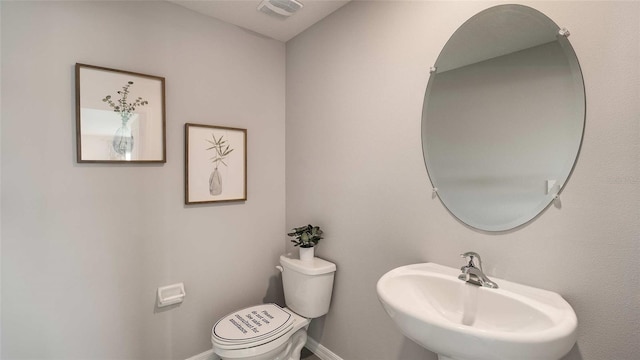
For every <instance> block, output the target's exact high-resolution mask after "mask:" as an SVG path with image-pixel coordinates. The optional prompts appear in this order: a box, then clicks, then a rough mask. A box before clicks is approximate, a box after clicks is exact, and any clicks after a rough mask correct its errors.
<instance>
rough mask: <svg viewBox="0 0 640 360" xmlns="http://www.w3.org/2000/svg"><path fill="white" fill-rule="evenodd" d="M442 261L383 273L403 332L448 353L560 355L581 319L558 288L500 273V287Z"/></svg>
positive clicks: (381, 292)
mask: <svg viewBox="0 0 640 360" xmlns="http://www.w3.org/2000/svg"><path fill="white" fill-rule="evenodd" d="M459 274H460V270H459V269H454V268H450V267H446V266H442V265H438V264H434V263H424V264H414V265H407V266H403V267H399V268H396V269H393V270H391V271H389V272H388V273H386V274H384V275H383V276H382V277H381V278H380V280H379V281H378V285H377V290H378V298H379V299H380V302H381V303H382V305H383V306H384V309H385V311H386V312H387V314H389V316H390V317H391V318H392V319H393V321H394V322H395V323H396V325H397V326H398V327H399V328H400V330H401V331H402V333H403V334H404V335H405V336H407V337H408V338H410V339H412V340H413V341H415V342H416V343H418V344H420V345H421V346H423V347H425V348H426V349H429V350H431V351H433V352H435V353H437V354H438V357H439V359H440V360H558V359H560V358H561V357H563V356H564V355H565V354H567V353H568V352H569V350H571V348H572V347H573V344H574V343H575V341H576V328H577V325H578V321H577V318H576V314H575V312H574V311H573V309H572V308H571V306H570V305H569V304H568V303H567V302H566V301H565V300H564V299H563V298H562V297H561V296H560V295H558V294H556V293H554V292H551V291H546V290H541V289H536V288H533V287H529V286H524V285H519V284H515V283H512V282H509V281H506V280H501V279H495V278H492V280H494V281H495V282H496V283H498V285H499V286H500V288H499V289H489V288H485V287H479V286H476V285H471V284H468V283H466V282H463V281H461V280H459V279H458V275H459Z"/></svg>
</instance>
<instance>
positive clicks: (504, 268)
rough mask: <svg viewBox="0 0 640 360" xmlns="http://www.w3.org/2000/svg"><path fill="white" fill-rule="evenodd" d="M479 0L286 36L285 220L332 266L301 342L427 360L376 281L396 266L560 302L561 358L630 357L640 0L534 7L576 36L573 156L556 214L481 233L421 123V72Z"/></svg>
mask: <svg viewBox="0 0 640 360" xmlns="http://www.w3.org/2000/svg"><path fill="white" fill-rule="evenodd" d="M492 4H495V3H489V2H476V1H474V2H352V3H350V4H348V5H346V6H345V7H344V8H342V9H341V10H340V11H338V12H336V13H334V14H332V15H331V16H329V17H328V18H326V19H325V20H323V21H322V22H321V23H319V24H317V25H315V26H314V27H312V28H311V29H309V30H307V31H306V32H304V33H303V34H301V35H299V36H298V37H296V38H294V39H293V40H292V41H290V42H288V43H287V120H286V129H287V134H286V146H287V151H286V156H287V168H286V180H287V226H288V227H291V226H295V225H299V224H304V223H307V222H313V223H315V224H317V225H320V226H322V227H323V229H325V234H326V238H325V240H323V242H322V243H321V244H320V246H319V248H318V250H317V253H318V255H319V256H321V257H324V258H327V259H329V260H332V261H335V262H336V263H337V265H338V272H337V274H336V286H335V289H334V297H333V303H332V307H331V310H330V312H329V314H328V315H327V316H326V317H325V318H324V319H320V320H316V321H314V322H313V323H312V327H311V335H312V336H313V337H314V338H315V339H316V340H319V341H320V342H321V343H322V344H323V345H324V346H326V347H328V348H329V349H331V350H332V351H334V352H335V353H336V354H338V355H340V356H341V357H342V358H344V359H347V360H395V359H397V360H401V359H402V360H414V359H415V360H417V359H435V355H433V354H430V353H428V352H426V351H424V350H422V349H420V348H419V347H418V346H417V345H415V344H413V343H412V342H411V341H410V340H408V339H406V338H404V337H403V336H402V335H401V334H400V333H399V332H398V330H397V329H396V328H395V326H394V325H393V323H392V322H391V320H390V319H389V318H388V316H387V315H386V314H385V313H384V311H383V309H382V307H381V306H380V304H379V303H378V299H377V297H376V293H375V284H376V281H377V279H378V278H379V277H380V276H381V275H382V274H384V273H385V272H386V271H388V270H390V269H392V268H394V267H397V266H400V265H404V264H409V263H414V262H425V261H432V262H436V263H440V264H443V265H448V266H452V267H456V266H460V265H461V259H460V258H459V256H458V254H460V253H461V252H463V251H467V250H475V251H478V252H479V253H480V254H482V255H483V259H484V260H485V264H486V265H485V267H486V269H485V270H487V272H488V273H489V274H491V275H494V276H497V277H500V278H505V279H508V280H512V281H516V282H520V283H523V284H527V285H532V286H536V287H541V288H544V289H548V290H552V291H556V292H558V293H560V294H562V295H563V296H564V297H565V298H566V299H567V300H568V301H569V302H570V303H571V304H572V306H573V307H574V309H575V310H576V312H577V315H578V319H579V327H578V342H577V346H576V347H574V349H573V350H572V351H571V353H570V355H569V356H567V359H591V360H602V359H615V360H633V359H637V356H638V354H640V343H639V342H638V337H639V335H640V312H638V299H639V297H640V283H639V281H638V276H637V275H636V274H635V269H637V259H638V256H639V255H640V245H639V244H640V239H639V234H640V207H639V206H638V204H639V203H640V202H639V201H640V187H639V186H638V183H639V179H640V168H639V166H638V164H639V163H640V159H639V154H640V130H639V128H638V126H639V123H638V113H640V105H639V104H640V102H638V97H639V95H640V77H639V71H640V69H639V67H638V63H639V62H640V53H639V45H640V31H639V30H640V29H639V26H640V25H639V24H640V4H639V3H633V2H533V3H524V4H529V5H532V6H534V7H535V8H537V9H539V10H541V11H542V12H544V13H546V14H547V15H548V16H550V17H551V18H552V19H553V20H555V21H556V22H557V23H558V24H559V25H560V26H564V27H567V28H568V29H569V30H570V31H571V34H572V35H571V37H570V40H571V42H572V44H573V46H574V48H575V50H576V53H577V54H578V58H579V60H580V62H581V65H582V69H583V72H584V78H585V83H586V92H587V123H586V132H585V137H584V144H583V147H582V153H581V154H580V159H579V161H578V163H577V167H576V169H575V171H574V173H573V175H572V178H571V179H570V180H569V183H568V185H567V187H566V188H565V191H564V192H563V195H562V208H561V209H558V208H555V207H552V208H550V209H548V210H547V211H546V212H545V214H543V215H542V216H541V217H540V218H538V219H537V220H535V221H534V222H533V223H531V224H529V225H527V226H525V227H523V228H520V229H518V230H516V231H510V232H507V233H502V234H497V235H491V234H485V233H481V232H478V231H474V230H472V229H470V228H467V227H465V226H464V225H462V224H461V223H459V222H457V221H456V220H454V218H453V217H452V216H451V215H449V213H448V212H447V211H446V210H445V208H444V207H443V206H442V205H441V204H440V203H439V201H438V200H437V199H432V197H431V188H430V184H429V181H428V178H427V174H426V171H425V169H424V164H423V160H422V153H421V143H420V117H421V111H422V100H423V99H422V97H423V95H424V90H425V86H426V84H427V81H428V77H429V71H428V69H429V67H430V66H432V64H433V63H435V60H436V58H437V56H438V53H439V51H440V50H441V49H442V47H443V46H444V44H445V42H446V41H447V39H448V38H449V36H450V35H451V34H452V33H453V32H454V31H455V30H456V29H457V27H458V26H460V25H461V24H462V23H463V22H464V21H465V20H467V19H468V18H469V17H471V16H473V15H474V14H475V13H477V12H479V11H481V10H483V9H485V8H487V7H489V6H490V5H492Z"/></svg>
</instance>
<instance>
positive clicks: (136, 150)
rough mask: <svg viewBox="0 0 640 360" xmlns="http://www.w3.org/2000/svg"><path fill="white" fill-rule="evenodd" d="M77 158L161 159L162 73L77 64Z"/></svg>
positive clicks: (112, 160)
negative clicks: (159, 74) (150, 73)
mask: <svg viewBox="0 0 640 360" xmlns="http://www.w3.org/2000/svg"><path fill="white" fill-rule="evenodd" d="M76 149H77V150H76V154H77V161H78V162H79V163H85V162H86V163H164V162H166V153H167V150H166V120H165V81H164V78H163V77H160V76H153V75H147V74H140V73H136V72H131V71H123V70H115V69H109V68H105V67H100V66H93V65H86V64H76Z"/></svg>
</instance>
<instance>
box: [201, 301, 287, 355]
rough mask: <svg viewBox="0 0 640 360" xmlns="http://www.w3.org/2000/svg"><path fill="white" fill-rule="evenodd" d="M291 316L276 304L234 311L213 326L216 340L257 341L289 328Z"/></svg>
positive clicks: (231, 341)
mask: <svg viewBox="0 0 640 360" xmlns="http://www.w3.org/2000/svg"><path fill="white" fill-rule="evenodd" d="M292 325H293V317H292V316H291V314H290V313H289V312H288V311H285V310H283V309H282V308H281V307H279V306H278V305H276V304H262V305H257V306H252V307H248V308H245V309H242V310H238V311H235V312H233V313H231V314H229V315H227V316H225V317H223V318H222V319H220V320H218V322H217V323H216V324H215V325H214V326H213V329H212V331H211V332H212V335H213V338H215V339H216V342H218V343H220V344H221V345H222V344H227V345H240V344H247V343H253V342H258V341H261V340H264V339H267V338H270V337H274V336H276V335H278V334H280V333H281V332H283V331H287V330H290V329H291V327H292Z"/></svg>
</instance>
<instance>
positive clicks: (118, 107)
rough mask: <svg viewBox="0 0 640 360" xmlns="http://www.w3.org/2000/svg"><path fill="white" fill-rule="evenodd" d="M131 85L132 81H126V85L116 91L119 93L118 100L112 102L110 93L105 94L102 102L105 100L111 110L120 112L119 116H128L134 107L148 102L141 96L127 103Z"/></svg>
mask: <svg viewBox="0 0 640 360" xmlns="http://www.w3.org/2000/svg"><path fill="white" fill-rule="evenodd" d="M131 85H133V81H129V82H127V85H125V86H123V87H122V90H120V91H118V92H117V93H118V94H120V100H118V101H117V102H114V101H113V100H111V95H107V96H105V97H104V99H102V102H106V103H107V104H109V106H110V107H111V108H112V109H113V111H115V112H117V113H120V115H121V116H125V117H127V118H129V117H130V116H131V114H132V113H133V112H134V111H135V110H136V107H141V106H145V105H147V104H149V102H148V101H146V100H142V98H141V97H139V98H137V99H136V101H134V102H131V103H128V102H127V97H128V96H129V87H131Z"/></svg>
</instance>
